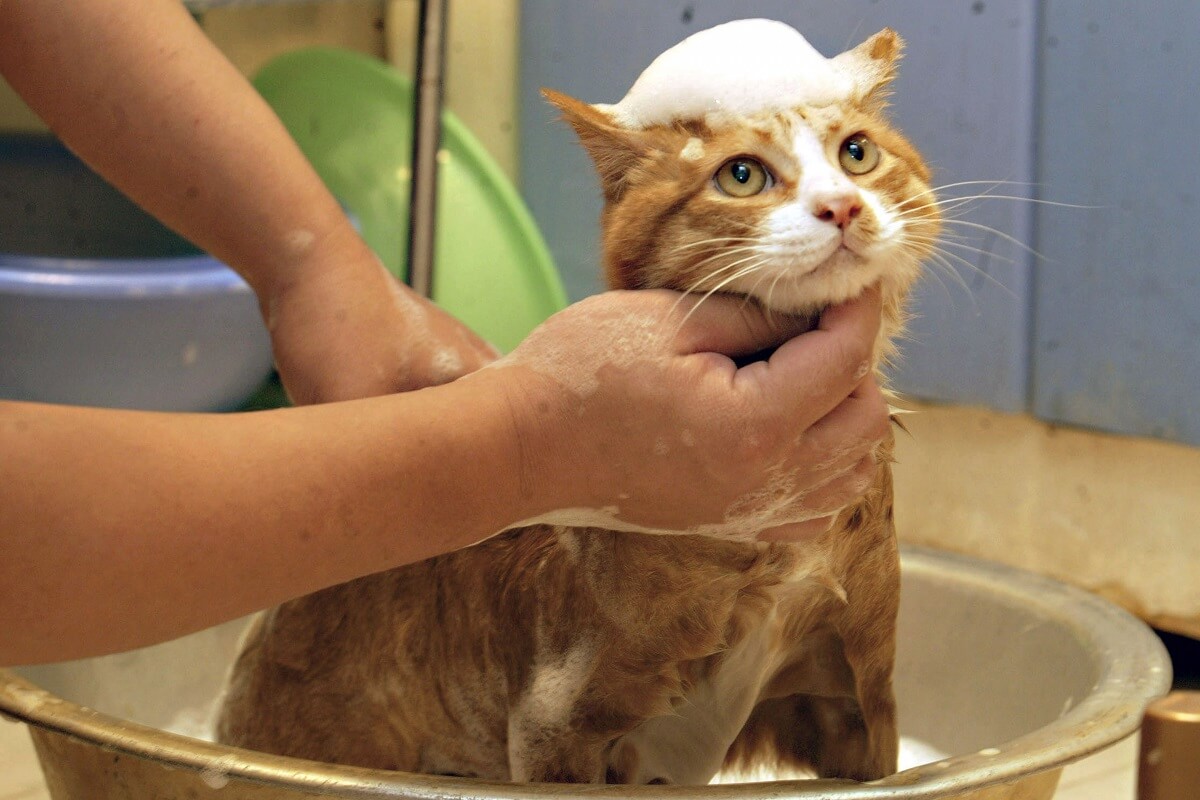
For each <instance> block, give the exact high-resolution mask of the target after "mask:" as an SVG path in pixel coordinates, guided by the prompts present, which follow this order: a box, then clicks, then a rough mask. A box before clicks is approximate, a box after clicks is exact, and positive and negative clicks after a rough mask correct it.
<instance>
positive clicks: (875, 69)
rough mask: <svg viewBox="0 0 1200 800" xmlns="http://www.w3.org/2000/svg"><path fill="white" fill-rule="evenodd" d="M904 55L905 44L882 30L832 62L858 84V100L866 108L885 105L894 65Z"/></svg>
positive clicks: (893, 33)
mask: <svg viewBox="0 0 1200 800" xmlns="http://www.w3.org/2000/svg"><path fill="white" fill-rule="evenodd" d="M903 52H904V40H903V39H901V38H900V35H899V34H897V33H896V32H895V31H894V30H892V29H891V28H884V29H883V30H881V31H880V32H879V33H877V34H875V35H874V36H872V37H871V38H870V39H867V40H866V41H865V42H863V43H862V44H860V45H859V46H858V47H855V48H854V49H853V50H847V51H846V52H844V53H842V54H841V55H838V56H835V57H834V59H833V61H834V63H835V64H837V65H839V66H840V67H841V68H842V69H843V70H844V71H845V72H846V73H847V74H848V75H850V76H851V77H853V78H854V81H855V83H857V84H858V94H859V98H860V99H861V100H862V101H863V102H866V103H869V104H878V105H880V106H882V105H885V104H886V102H887V96H888V87H889V86H890V85H891V83H892V81H893V80H894V79H895V77H896V65H897V64H898V63H899V61H900V56H901V54H902V53H903Z"/></svg>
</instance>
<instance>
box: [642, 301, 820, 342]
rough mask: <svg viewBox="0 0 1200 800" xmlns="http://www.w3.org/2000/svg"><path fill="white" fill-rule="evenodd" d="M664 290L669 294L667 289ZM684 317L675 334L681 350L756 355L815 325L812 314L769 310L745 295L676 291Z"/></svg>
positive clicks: (678, 312)
mask: <svg viewBox="0 0 1200 800" xmlns="http://www.w3.org/2000/svg"><path fill="white" fill-rule="evenodd" d="M664 294H666V293H665V292H664ZM670 296H673V297H675V299H674V300H673V301H672V302H673V303H678V307H677V308H676V311H675V313H676V315H677V316H678V318H679V319H680V320H681V324H680V327H679V329H678V331H677V332H676V334H675V346H676V348H677V351H678V352H679V353H680V354H683V355H687V354H691V353H720V354H722V355H726V356H730V357H737V356H747V355H753V354H754V353H758V352H761V351H763V350H766V349H768V348H771V347H774V346H776V345H778V344H780V343H781V342H785V341H787V340H789V339H792V338H794V337H796V336H798V335H799V334H801V333H803V332H805V331H807V330H810V329H811V328H812V327H813V320H812V319H811V318H809V317H801V316H795V315H791V314H780V313H778V312H770V313H769V312H767V311H765V310H764V309H763V308H762V306H760V305H759V304H758V303H756V302H753V301H747V300H746V298H744V297H737V298H735V297H728V296H725V295H711V296H709V297H699V296H696V295H675V294H674V293H671V295H670Z"/></svg>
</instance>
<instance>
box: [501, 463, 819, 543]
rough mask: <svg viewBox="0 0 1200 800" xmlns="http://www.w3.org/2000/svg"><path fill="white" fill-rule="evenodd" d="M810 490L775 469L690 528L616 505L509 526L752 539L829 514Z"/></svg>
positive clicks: (562, 512)
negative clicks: (809, 502) (639, 517)
mask: <svg viewBox="0 0 1200 800" xmlns="http://www.w3.org/2000/svg"><path fill="white" fill-rule="evenodd" d="M834 478H836V476H833V477H831V478H829V479H828V480H827V481H823V482H821V483H819V484H818V485H816V486H812V487H810V489H811V490H815V489H819V488H821V486H823V485H825V483H828V482H829V481H832V480H834ZM806 496H807V492H804V491H799V490H798V489H797V481H796V470H792V471H786V470H784V469H782V468H776V469H774V470H772V472H771V475H770V478H769V480H768V481H767V484H766V485H765V486H763V487H761V488H759V489H757V490H754V491H751V492H748V493H746V494H744V495H743V496H742V497H741V498H739V499H738V500H736V501H734V502H733V503H731V504H730V505H729V507H728V508H727V510H726V512H725V515H724V518H723V520H722V521H721V522H714V523H703V524H700V525H693V526H691V527H688V528H655V527H652V526H648V525H640V524H638V523H635V522H630V521H628V520H624V519H621V518H620V514H621V509H620V507H618V506H615V505H608V506H604V507H602V508H565V509H557V510H555V511H551V512H549V513H546V514H542V515H539V516H537V517H534V518H532V519H526V520H522V521H520V522H517V523H514V524H513V525H511V526H509V529H512V528H522V527H526V526H528V525H555V526H563V527H575V528H606V529H608V530H615V531H624V532H627V533H646V534H653V535H662V536H678V535H686V536H691V535H695V536H708V537H710V538H714V539H724V540H726V541H740V542H753V541H755V540H757V538H758V535H759V534H760V533H762V532H763V531H766V530H769V529H771V528H777V527H779V526H781V525H790V524H797V523H801V522H808V521H809V520H813V519H817V518H820V517H827V516H829V514H830V512H829V511H828V510H821V511H810V510H808V509H805V508H804V507H803V504H804V498H805V497H806Z"/></svg>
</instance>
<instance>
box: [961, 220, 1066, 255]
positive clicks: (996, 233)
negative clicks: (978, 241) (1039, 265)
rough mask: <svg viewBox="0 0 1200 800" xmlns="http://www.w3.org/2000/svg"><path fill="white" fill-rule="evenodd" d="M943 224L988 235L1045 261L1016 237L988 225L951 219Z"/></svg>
mask: <svg viewBox="0 0 1200 800" xmlns="http://www.w3.org/2000/svg"><path fill="white" fill-rule="evenodd" d="M944 222H945V224H947V225H961V226H962V227H964V228H970V229H971V230H979V231H984V232H985V233H989V234H991V235H993V236H996V237H999V238H1001V239H1003V240H1004V241H1006V242H1008V243H1009V244H1011V245H1013V246H1014V247H1018V248H1020V249H1021V250H1024V251H1025V252H1026V253H1029V254H1030V255H1031V256H1033V257H1034V258H1037V259H1039V260H1043V261H1044V260H1046V257H1045V256H1043V255H1042V254H1041V253H1039V252H1038V251H1036V250H1034V249H1033V248H1032V247H1030V246H1029V245H1027V244H1025V243H1024V242H1022V241H1021V240H1020V239H1018V238H1017V237H1015V236H1010V235H1008V234H1007V233H1005V232H1004V231H999V230H996V229H995V228H993V227H992V226H990V225H984V224H982V223H979V222H968V221H967V220H965V219H951V220H944Z"/></svg>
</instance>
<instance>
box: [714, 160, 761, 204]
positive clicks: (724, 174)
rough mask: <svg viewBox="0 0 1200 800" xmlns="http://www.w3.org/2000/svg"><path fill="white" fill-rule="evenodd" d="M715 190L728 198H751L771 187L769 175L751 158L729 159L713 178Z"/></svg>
mask: <svg viewBox="0 0 1200 800" xmlns="http://www.w3.org/2000/svg"><path fill="white" fill-rule="evenodd" d="M713 180H714V181H715V182H716V184H717V188H718V189H720V190H721V192H723V193H724V194H727V195H729V196H730V197H753V196H754V195H756V194H759V193H760V192H762V191H763V190H764V189H768V188H770V187H771V184H772V179H771V173H769V172H767V168H766V167H764V166H763V165H762V164H760V163H759V162H757V161H755V160H754V159H753V158H745V157H740V158H731V159H729V160H728V161H726V162H725V163H724V164H722V165H721V168H720V169H719V170H717V174H716V175H715V176H714V177H713Z"/></svg>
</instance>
